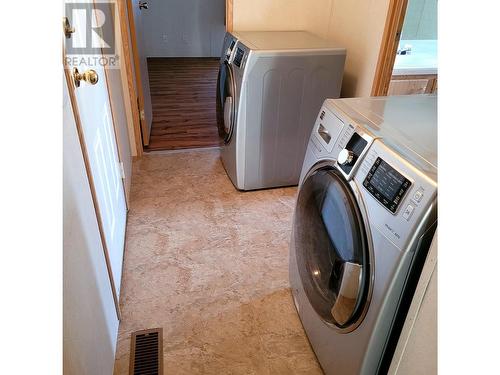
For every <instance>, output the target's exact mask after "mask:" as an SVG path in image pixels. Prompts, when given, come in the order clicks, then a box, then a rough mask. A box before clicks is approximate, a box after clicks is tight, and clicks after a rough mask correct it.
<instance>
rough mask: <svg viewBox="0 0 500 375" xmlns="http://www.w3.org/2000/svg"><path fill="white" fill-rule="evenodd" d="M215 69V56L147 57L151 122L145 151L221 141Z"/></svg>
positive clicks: (180, 147)
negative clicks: (218, 130)
mask: <svg viewBox="0 0 500 375" xmlns="http://www.w3.org/2000/svg"><path fill="white" fill-rule="evenodd" d="M218 69H219V59H217V58H207V57H196V58H187V57H183V58H173V57H172V58H148V71H149V84H150V89H151V101H152V105H153V124H152V126H151V138H150V143H149V146H148V147H146V148H145V150H146V151H148V150H174V149H185V148H199V147H215V146H219V145H220V143H219V142H220V141H219V135H218V132H217V122H216V115H215V97H216V86H217V74H218Z"/></svg>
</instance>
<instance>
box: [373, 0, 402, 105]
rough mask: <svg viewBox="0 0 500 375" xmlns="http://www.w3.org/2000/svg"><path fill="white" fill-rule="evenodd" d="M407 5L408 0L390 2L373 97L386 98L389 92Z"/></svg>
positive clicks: (374, 81) (391, 0)
mask: <svg viewBox="0 0 500 375" xmlns="http://www.w3.org/2000/svg"><path fill="white" fill-rule="evenodd" d="M407 5H408V0H390V2H389V9H388V10H387V18H386V21H385V28H384V34H383V35H382V42H381V44H380V52H379V55H378V61H377V68H376V70H375V77H374V79H373V86H372V91H371V95H372V96H385V95H387V92H388V90H389V83H390V82H391V77H392V69H393V68H394V62H395V61H396V52H397V49H398V44H399V39H400V37H401V30H402V29H403V22H404V19H405V14H406V8H407Z"/></svg>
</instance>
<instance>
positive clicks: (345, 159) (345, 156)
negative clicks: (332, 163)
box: [337, 148, 354, 165]
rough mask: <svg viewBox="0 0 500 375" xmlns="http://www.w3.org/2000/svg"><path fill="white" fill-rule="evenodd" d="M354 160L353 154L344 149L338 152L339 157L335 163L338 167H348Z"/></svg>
mask: <svg viewBox="0 0 500 375" xmlns="http://www.w3.org/2000/svg"><path fill="white" fill-rule="evenodd" d="M353 160H354V152H352V151H351V150H348V149H346V148H344V149H343V150H342V151H340V154H339V157H338V158H337V163H339V164H340V165H349V164H351V163H352V161H353Z"/></svg>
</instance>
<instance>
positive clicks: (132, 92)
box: [116, 0, 233, 158]
mask: <svg viewBox="0 0 500 375" xmlns="http://www.w3.org/2000/svg"><path fill="white" fill-rule="evenodd" d="M225 1H226V12H225V14H226V19H225V25H226V31H229V32H230V31H233V0H225ZM116 4H117V7H118V20H119V24H120V37H121V40H122V46H123V51H122V56H121V58H122V60H123V62H124V65H125V70H126V72H125V73H126V76H127V86H128V90H127V91H128V92H124V98H128V100H129V102H130V106H131V108H132V119H128V120H129V121H131V122H132V127H133V129H134V138H135V145H130V146H131V148H132V147H134V146H135V149H136V154H137V158H140V157H141V156H142V155H143V153H144V145H143V142H142V129H141V121H140V114H139V108H138V106H137V100H136V98H139V100H141V99H140V96H139V93H138V92H141V96H142V86H141V85H140V73H139V71H138V69H139V66H138V63H139V56H138V54H137V40H136V37H135V23H134V20H133V14H131V11H132V9H131V0H117V1H116ZM129 32H130V35H129ZM134 51H135V52H134ZM132 67H135V75H134V69H133V68H132ZM134 76H135V77H134ZM138 77H139V78H138ZM134 79H135V81H136V85H134ZM136 86H137V90H138V92H136ZM142 106H144V97H143V96H142ZM144 125H145V126H147V125H146V124H144Z"/></svg>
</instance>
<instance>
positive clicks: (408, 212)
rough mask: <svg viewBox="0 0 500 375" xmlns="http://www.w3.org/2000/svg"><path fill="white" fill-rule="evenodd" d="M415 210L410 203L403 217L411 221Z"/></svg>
mask: <svg viewBox="0 0 500 375" xmlns="http://www.w3.org/2000/svg"><path fill="white" fill-rule="evenodd" d="M414 210H415V207H413V206H412V205H411V204H409V205H408V207H406V210H405V211H404V212H403V219H406V220H407V221H409V220H410V218H411V215H412V214H413V211H414Z"/></svg>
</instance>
